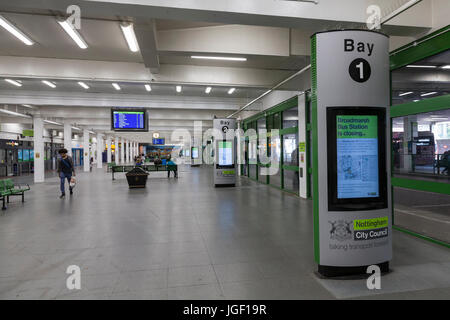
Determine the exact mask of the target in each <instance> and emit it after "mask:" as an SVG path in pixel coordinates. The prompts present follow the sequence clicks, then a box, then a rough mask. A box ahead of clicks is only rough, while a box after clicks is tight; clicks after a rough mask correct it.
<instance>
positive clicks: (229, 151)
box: [218, 141, 233, 166]
mask: <svg viewBox="0 0 450 320" xmlns="http://www.w3.org/2000/svg"><path fill="white" fill-rule="evenodd" d="M218 144H219V166H230V165H232V164H233V144H232V142H231V141H219V142H218Z"/></svg>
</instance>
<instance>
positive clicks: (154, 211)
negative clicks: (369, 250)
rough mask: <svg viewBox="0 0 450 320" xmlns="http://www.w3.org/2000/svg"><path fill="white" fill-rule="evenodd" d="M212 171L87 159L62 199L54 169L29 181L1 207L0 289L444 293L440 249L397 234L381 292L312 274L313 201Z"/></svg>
mask: <svg viewBox="0 0 450 320" xmlns="http://www.w3.org/2000/svg"><path fill="white" fill-rule="evenodd" d="M211 170H212V169H210V168H189V167H187V168H185V169H184V171H183V172H181V173H180V178H179V179H177V180H176V179H173V178H171V179H170V180H168V179H167V178H165V177H164V176H151V177H150V178H149V182H148V186H147V188H146V189H143V190H137V189H135V190H130V189H128V186H127V183H126V180H125V178H124V176H123V174H122V175H120V174H119V175H118V177H117V180H116V181H111V176H110V174H106V173H105V172H103V171H102V170H96V169H94V171H93V172H92V173H86V174H84V173H80V174H79V175H78V185H77V187H76V191H75V195H74V196H73V197H68V196H67V197H66V199H64V200H60V199H59V198H58V195H59V194H58V192H59V191H58V181H57V179H56V178H54V177H51V178H49V179H48V180H47V181H46V182H45V183H44V184H39V185H33V186H32V190H31V191H30V192H28V193H27V195H26V200H27V201H26V203H24V204H22V203H20V200H19V199H16V200H14V202H13V203H11V204H10V207H9V208H8V210H7V211H6V212H4V213H3V214H2V215H1V216H0V298H2V299H335V298H339V299H340V298H390V299H394V298H446V299H448V298H450V250H449V249H446V248H444V247H441V246H438V245H434V244H432V243H429V242H425V241H423V240H420V239H417V238H414V237H411V236H408V235H406V234H403V233H400V232H394V235H393V236H394V260H393V261H392V263H391V266H392V269H393V272H392V273H390V274H388V275H386V276H384V277H383V278H382V289H381V290H377V291H375V292H374V291H369V290H368V289H367V287H366V284H365V279H360V280H322V279H319V278H317V277H316V275H315V273H314V271H315V269H316V266H315V263H314V261H313V245H312V238H313V235H312V203H311V202H310V201H306V200H300V199H299V198H297V197H295V196H292V195H290V194H287V193H283V192H281V191H279V190H277V189H275V188H271V187H268V186H265V185H262V184H258V183H255V182H252V181H249V180H247V179H245V178H242V179H241V181H240V183H239V184H238V186H237V187H235V188H214V187H213V182H212V174H211V173H212V172H211ZM69 265H77V266H79V267H80V268H81V290H72V291H71V290H68V289H67V287H66V279H67V277H68V276H69V275H68V274H66V273H65V272H66V269H67V267H68V266H69Z"/></svg>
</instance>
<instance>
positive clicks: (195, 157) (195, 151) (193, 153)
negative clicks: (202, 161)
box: [192, 147, 198, 159]
mask: <svg viewBox="0 0 450 320" xmlns="http://www.w3.org/2000/svg"><path fill="white" fill-rule="evenodd" d="M192 159H198V148H197V147H193V148H192Z"/></svg>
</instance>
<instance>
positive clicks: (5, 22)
mask: <svg viewBox="0 0 450 320" xmlns="http://www.w3.org/2000/svg"><path fill="white" fill-rule="evenodd" d="M0 26H2V27H3V28H5V29H6V30H7V31H9V32H10V33H11V34H12V35H13V36H15V37H16V38H17V39H19V40H20V41H22V42H23V43H25V44H26V45H27V46H31V45H33V44H34V42H33V41H32V40H31V39H30V38H28V37H27V36H26V35H25V34H24V33H23V32H22V31H20V30H19V29H17V28H16V27H15V26H14V25H13V24H12V23H11V22H9V21H8V20H6V19H5V18H4V17H3V16H0Z"/></svg>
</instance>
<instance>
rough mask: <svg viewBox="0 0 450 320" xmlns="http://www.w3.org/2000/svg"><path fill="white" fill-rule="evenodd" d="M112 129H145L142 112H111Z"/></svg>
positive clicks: (143, 113)
mask: <svg viewBox="0 0 450 320" xmlns="http://www.w3.org/2000/svg"><path fill="white" fill-rule="evenodd" d="M113 117H114V129H130V130H131V129H142V130H143V129H145V112H144V111H113Z"/></svg>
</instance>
